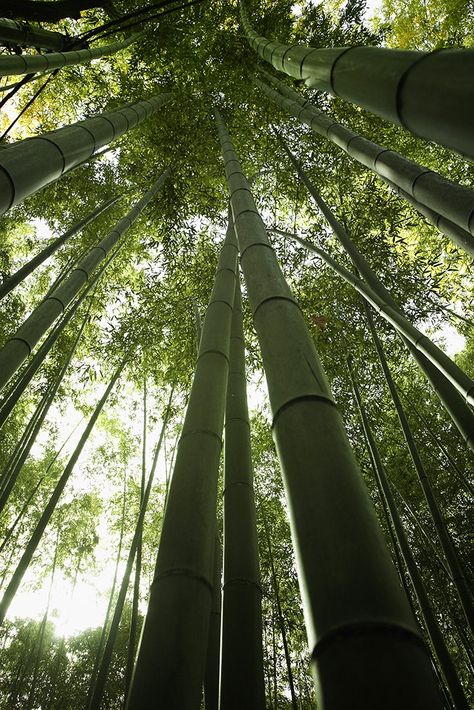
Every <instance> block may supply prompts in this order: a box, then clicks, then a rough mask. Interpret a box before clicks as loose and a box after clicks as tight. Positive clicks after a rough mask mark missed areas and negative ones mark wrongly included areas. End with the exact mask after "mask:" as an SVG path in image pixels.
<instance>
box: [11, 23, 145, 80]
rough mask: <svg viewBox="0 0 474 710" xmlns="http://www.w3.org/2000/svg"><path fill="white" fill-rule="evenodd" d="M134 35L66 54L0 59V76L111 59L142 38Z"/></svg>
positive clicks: (26, 55) (27, 55)
mask: <svg viewBox="0 0 474 710" xmlns="http://www.w3.org/2000/svg"><path fill="white" fill-rule="evenodd" d="M141 34H142V33H137V34H133V35H131V36H130V37H127V39H125V40H122V41H121V42H111V43H110V44H106V45H102V46H101V47H93V48H88V49H76V50H73V51H66V52H47V53H45V54H19V55H18V54H15V55H6V56H2V57H0V76H19V75H22V74H34V73H36V72H43V71H52V70H53V69H61V67H70V66H75V65H78V64H88V63H89V62H92V61H93V60H94V59H102V58H103V57H110V56H111V55H112V54H116V53H117V52H120V51H121V50H122V49H126V48H127V47H129V46H130V45H131V44H133V42H136V41H137V39H138V38H139V37H140V36H141Z"/></svg>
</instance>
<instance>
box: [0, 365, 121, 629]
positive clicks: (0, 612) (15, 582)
mask: <svg viewBox="0 0 474 710" xmlns="http://www.w3.org/2000/svg"><path fill="white" fill-rule="evenodd" d="M124 366H125V361H122V362H121V363H120V365H119V367H118V368H117V370H116V371H115V374H114V375H113V377H112V379H111V380H110V382H109V384H108V386H107V388H106V390H105V392H104V394H103V395H102V397H101V398H100V400H99V402H98V403H97V405H96V407H95V409H94V412H93V413H92V416H91V418H90V419H89V421H88V423H87V425H86V428H85V429H84V432H83V434H82V436H81V438H80V440H79V443H78V444H77V446H76V448H75V450H74V452H73V454H72V456H71V458H70V459H69V461H68V463H67V464H66V467H65V469H64V471H63V473H62V475H61V477H60V479H59V481H58V482H57V484H56V486H55V488H54V491H53V493H52V495H51V498H50V499H49V501H48V503H47V505H46V508H45V509H44V511H43V513H42V515H41V517H40V519H39V521H38V523H37V525H36V527H35V529H34V531H33V534H32V535H31V538H30V540H29V542H28V543H27V545H26V547H25V550H24V552H23V555H22V557H21V559H20V561H19V563H18V565H17V568H16V570H15V572H14V573H13V575H12V578H11V580H10V582H9V584H8V586H7V588H6V589H5V592H4V594H3V598H2V600H1V602H0V624H2V623H3V621H4V619H5V615H6V613H7V611H8V608H9V606H10V604H11V602H12V600H13V597H14V596H15V594H16V592H17V590H18V587H19V586H20V583H21V580H22V579H23V576H24V574H25V572H26V570H27V569H28V566H29V564H30V562H31V559H32V557H33V555H34V553H35V552H36V549H37V547H38V545H39V543H40V541H41V538H42V537H43V533H44V531H45V529H46V526H47V525H48V523H49V521H50V519H51V516H52V515H53V513H54V511H55V509H56V505H57V502H58V500H59V498H60V496H61V494H62V492H63V490H64V488H65V486H66V483H67V482H68V480H69V478H70V476H71V474H72V472H73V470H74V466H75V465H76V462H77V460H78V458H79V456H80V455H81V452H82V449H83V448H84V446H85V444H86V442H87V440H88V438H89V435H90V433H91V431H92V429H93V428H94V425H95V423H96V421H97V419H98V418H99V414H100V413H101V411H102V408H103V406H104V404H105V402H106V401H107V398H108V396H109V394H110V392H111V391H112V388H113V387H114V385H115V383H116V382H117V380H118V378H119V377H120V374H121V372H122V370H123V368H124Z"/></svg>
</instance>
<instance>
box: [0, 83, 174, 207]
mask: <svg viewBox="0 0 474 710" xmlns="http://www.w3.org/2000/svg"><path fill="white" fill-rule="evenodd" d="M171 98H172V97H171V94H161V95H159V96H154V97H152V98H151V99H148V100H147V101H140V102H139V103H136V104H132V105H129V106H123V107H122V108H118V109H116V110H115V111H107V112H105V113H103V114H99V115H98V116H95V117H93V118H88V119H86V120H84V121H78V122H77V123H73V124H71V125H69V126H64V127H63V128H59V129H58V130H56V131H52V132H50V133H45V134H43V135H41V136H38V137H34V138H29V139H28V140H25V141H20V142H18V143H13V144H12V145H9V146H8V147H6V148H5V149H4V150H2V151H0V168H1V170H0V214H3V213H4V212H6V211H7V210H9V209H10V207H12V206H13V205H16V204H18V203H19V202H21V201H22V200H23V199H25V197H28V195H32V194H33V193H35V192H37V191H38V190H40V189H41V188H43V187H45V186H46V185H49V184H50V183H51V182H54V181H55V180H56V179H58V178H60V177H61V176H62V175H63V174H64V173H65V172H67V171H68V170H70V169H71V168H74V167H76V166H77V165H79V164H80V163H82V162H83V161H85V160H88V159H89V158H91V157H92V156H93V155H94V153H96V152H97V151H98V150H99V148H102V147H103V146H105V145H108V144H109V143H110V142H111V141H113V140H114V139H116V138H118V137H119V136H121V135H123V134H124V133H126V132H127V131H128V130H129V129H131V128H134V127H135V126H137V125H139V124H140V123H142V121H144V120H145V119H146V118H148V117H149V116H151V115H152V114H153V113H155V111H157V110H158V109H159V108H161V107H162V106H163V105H164V104H166V103H167V102H168V101H170V100H171ZM25 165H27V166H28V169H25Z"/></svg>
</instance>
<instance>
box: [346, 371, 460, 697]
mask: <svg viewBox="0 0 474 710" xmlns="http://www.w3.org/2000/svg"><path fill="white" fill-rule="evenodd" d="M347 364H348V367H349V374H350V378H351V383H352V389H353V393H354V397H355V400H356V402H357V407H358V409H359V414H360V418H361V421H362V429H363V432H364V438H365V442H366V446H367V449H368V451H369V455H370V459H371V462H372V468H373V470H374V473H375V477H376V481H377V487H378V490H379V496H380V498H381V499H384V500H385V502H386V504H387V506H388V509H389V512H390V517H391V519H392V523H393V527H394V531H395V535H396V538H397V542H398V545H399V547H400V550H401V553H402V555H403V559H404V560H405V564H406V566H407V569H408V574H409V575H410V579H411V581H412V584H413V587H414V590H415V594H416V597H417V600H418V604H419V606H420V609H421V613H422V617H423V620H424V623H425V627H426V630H427V632H428V635H429V638H430V640H431V643H432V645H433V649H434V652H435V655H436V658H437V659H438V663H439V667H440V669H441V673H442V675H443V677H444V680H445V682H446V685H447V687H448V689H449V692H450V693H451V697H452V699H453V701H454V705H455V707H456V710H469V703H468V701H467V698H466V695H465V693H464V690H463V687H462V685H461V683H460V681H459V677H458V674H457V672H456V668H455V666H454V663H453V660H452V658H451V656H450V653H449V651H448V648H447V646H446V644H445V642H444V638H443V634H442V633H441V629H440V627H439V624H438V621H437V619H436V615H435V613H434V611H433V607H432V606H431V602H430V600H429V597H428V595H427V593H426V589H425V585H424V583H423V579H422V577H421V574H420V572H419V570H418V567H417V566H416V562H415V558H414V557H413V553H412V551H411V548H410V544H409V542H408V539H407V536H406V533H405V530H404V528H403V524H402V521H401V519H400V515H399V513H398V510H397V506H396V504H395V501H394V499H393V495H392V491H391V489H390V484H389V481H388V478H387V474H386V471H385V468H384V465H383V463H382V459H381V457H380V453H379V451H378V448H377V444H376V442H375V438H374V436H373V434H372V430H371V427H370V423H369V419H368V416H367V413H366V411H365V407H364V404H363V401H362V397H361V394H360V390H359V386H358V383H357V380H356V377H355V374H354V370H353V368H352V366H351V362H350V359H349V358H348V359H347Z"/></svg>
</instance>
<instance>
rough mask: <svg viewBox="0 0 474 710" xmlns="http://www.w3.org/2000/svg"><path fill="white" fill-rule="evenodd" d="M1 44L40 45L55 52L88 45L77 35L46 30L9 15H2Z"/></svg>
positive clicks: (0, 24) (0, 25) (0, 23)
mask: <svg viewBox="0 0 474 710" xmlns="http://www.w3.org/2000/svg"><path fill="white" fill-rule="evenodd" d="M0 44H4V45H7V46H9V47H11V46H20V47H36V48H38V47H40V48H41V49H49V50H52V51H54V52H62V51H63V50H64V49H67V48H68V47H72V46H73V45H74V47H76V48H77V49H82V48H83V47H85V46H87V43H86V42H84V41H83V40H78V39H77V37H68V36H67V35H64V34H61V33H60V32H53V31H51V30H45V29H43V28H42V27H37V26H35V25H31V24H30V23H29V22H17V21H16V20H10V19H9V18H7V17H0Z"/></svg>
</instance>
